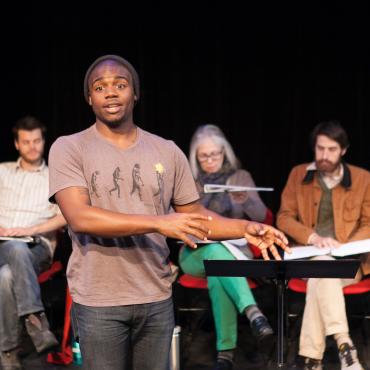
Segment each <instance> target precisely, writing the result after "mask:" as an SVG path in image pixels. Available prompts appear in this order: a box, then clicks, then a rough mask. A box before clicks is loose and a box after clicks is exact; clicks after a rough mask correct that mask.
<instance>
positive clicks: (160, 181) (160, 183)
mask: <svg viewBox="0 0 370 370" xmlns="http://www.w3.org/2000/svg"><path fill="white" fill-rule="evenodd" d="M154 168H155V172H156V175H157V183H158V191H157V192H156V193H155V194H154V196H158V195H159V203H161V204H162V205H163V207H164V202H163V199H164V198H163V194H164V180H163V173H164V167H163V164H162V163H156V164H155V165H154Z"/></svg>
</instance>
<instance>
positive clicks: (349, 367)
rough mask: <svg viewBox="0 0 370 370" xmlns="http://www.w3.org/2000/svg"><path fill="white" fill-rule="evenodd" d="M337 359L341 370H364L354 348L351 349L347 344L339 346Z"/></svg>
mask: <svg viewBox="0 0 370 370" xmlns="http://www.w3.org/2000/svg"><path fill="white" fill-rule="evenodd" d="M339 359H340V363H341V369H342V370H364V368H363V367H362V366H361V364H360V361H359V360H358V357H357V351H356V348H355V346H353V345H352V347H351V346H350V345H349V344H348V343H343V344H341V345H340V346H339Z"/></svg>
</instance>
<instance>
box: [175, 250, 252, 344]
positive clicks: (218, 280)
mask: <svg viewBox="0 0 370 370" xmlns="http://www.w3.org/2000/svg"><path fill="white" fill-rule="evenodd" d="M205 259H209V260H233V259H235V257H234V256H233V255H232V254H231V253H230V252H229V251H228V250H227V249H226V248H225V247H224V246H223V245H222V244H221V243H212V244H203V245H199V246H198V248H197V249H191V248H189V247H183V248H182V249H181V251H180V255H179V263H180V266H181V268H182V270H183V271H184V272H185V273H187V274H190V275H193V276H198V277H205V271H204V265H203V260H205ZM207 281H208V292H209V296H210V299H211V303H212V311H213V316H214V319H215V327H216V337H217V343H216V346H217V351H224V350H228V349H233V348H235V347H236V342H237V336H238V334H237V333H238V331H237V323H238V312H240V313H243V312H244V310H245V308H246V307H248V306H250V305H252V304H256V302H255V300H254V297H253V294H252V292H251V290H250V288H249V285H248V283H247V280H246V279H245V278H242V277H240V278H239V277H220V276H209V277H207Z"/></svg>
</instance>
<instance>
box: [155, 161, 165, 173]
mask: <svg viewBox="0 0 370 370" xmlns="http://www.w3.org/2000/svg"><path fill="white" fill-rule="evenodd" d="M154 168H155V172H157V173H159V174H160V175H162V174H163V172H164V167H163V164H162V163H156V164H155V165H154Z"/></svg>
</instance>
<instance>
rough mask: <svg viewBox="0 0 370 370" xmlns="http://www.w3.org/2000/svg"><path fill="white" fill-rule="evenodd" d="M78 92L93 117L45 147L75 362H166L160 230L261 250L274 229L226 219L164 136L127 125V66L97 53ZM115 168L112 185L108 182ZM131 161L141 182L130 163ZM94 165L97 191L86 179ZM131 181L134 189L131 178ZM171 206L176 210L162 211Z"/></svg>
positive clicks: (95, 366) (167, 302)
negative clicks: (75, 337) (67, 252)
mask: <svg viewBox="0 0 370 370" xmlns="http://www.w3.org/2000/svg"><path fill="white" fill-rule="evenodd" d="M84 93H85V98H86V101H87V102H88V104H89V105H90V106H91V107H92V109H93V111H94V113H95V116H96V122H95V123H94V124H93V125H92V126H91V127H89V128H88V129H86V130H84V131H82V132H79V133H77V134H74V135H71V136H66V137H62V138H59V139H58V140H57V141H56V142H55V143H54V144H53V146H52V148H51V151H50V157H49V158H50V168H51V176H50V184H51V187H50V196H54V195H55V199H56V201H57V202H58V204H59V206H60V207H61V210H62V212H63V214H64V215H65V217H66V219H67V221H68V224H69V227H70V234H71V237H72V243H73V252H72V256H71V258H70V261H69V266H68V283H69V288H70V291H71V295H72V298H73V302H74V303H73V317H74V322H75V323H76V324H77V328H75V330H77V331H78V334H79V338H80V345H81V351H82V357H83V366H84V368H85V369H89V370H101V369H105V370H123V369H127V367H126V360H127V358H128V357H131V358H132V362H133V368H134V369H136V370H149V369H150V370H166V369H167V367H168V359H169V349H170V343H171V337H172V331H173V328H174V315H173V306H172V298H171V270H170V264H169V260H168V255H169V250H168V247H167V245H166V237H172V238H177V239H181V240H183V241H184V242H185V243H186V244H188V245H190V246H192V247H196V245H195V243H194V241H192V238H191V237H195V238H197V239H201V240H205V239H207V237H208V236H211V237H212V239H220V238H225V239H232V238H240V237H246V238H247V240H248V241H251V242H252V243H254V244H257V245H259V247H260V248H261V250H262V253H263V255H264V256H265V257H266V258H268V256H267V251H268V250H270V251H271V252H272V254H273V255H274V256H275V258H278V253H277V250H276V247H275V246H274V243H276V244H277V245H279V246H280V247H282V248H283V249H287V247H286V242H287V241H286V238H285V237H284V235H283V234H282V233H281V232H279V231H277V230H276V229H274V228H272V227H270V226H267V225H262V224H258V223H253V222H248V221H245V220H231V219H226V218H222V217H220V216H217V215H216V214H214V213H212V212H210V211H207V210H205V209H204V208H203V207H202V206H201V204H200V203H199V201H198V198H199V196H198V193H197V190H196V187H195V184H194V180H193V177H192V174H191V172H190V169H189V166H188V162H187V159H186V157H185V155H184V154H183V153H182V152H181V151H180V150H179V149H178V147H177V146H176V145H175V144H174V143H173V142H172V141H168V140H165V139H162V138H160V137H158V136H156V135H153V134H151V133H149V132H147V131H144V130H142V129H141V128H139V127H138V126H136V125H135V123H134V121H133V108H134V106H135V104H136V103H137V101H138V99H139V95H140V89H139V77H138V75H137V73H136V71H135V69H134V67H133V66H132V65H131V64H130V63H129V62H128V61H127V60H125V59H123V58H121V57H119V56H116V55H105V56H102V57H100V58H98V59H97V60H95V61H94V62H93V63H92V65H91V66H90V67H89V68H88V70H87V72H86V75H85V80H84ZM117 168H119V169H120V170H119V178H120V182H119V183H118V186H119V188H120V194H118V193H117V192H115V191H112V190H111V179H112V175H113V177H114V174H115V173H117ZM138 170H140V179H141V180H140V181H139V182H138V183H137V184H134V183H133V182H135V181H137V176H133V175H132V174H133V172H135V171H138ZM95 171H98V172H99V176H98V177H96V184H95V185H94V186H95V187H97V188H98V189H99V197H98V196H97V195H96V192H95V191H94V189H93V188H92V185H91V184H90V183H89V181H88V180H89V179H91V175H92V173H94V172H95ZM137 186H139V187H140V193H141V195H140V196H139V197H138V196H137V194H136V191H134V192H132V189H135V187H137ZM171 207H173V208H174V210H175V212H173V213H171V212H170V210H171Z"/></svg>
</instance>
